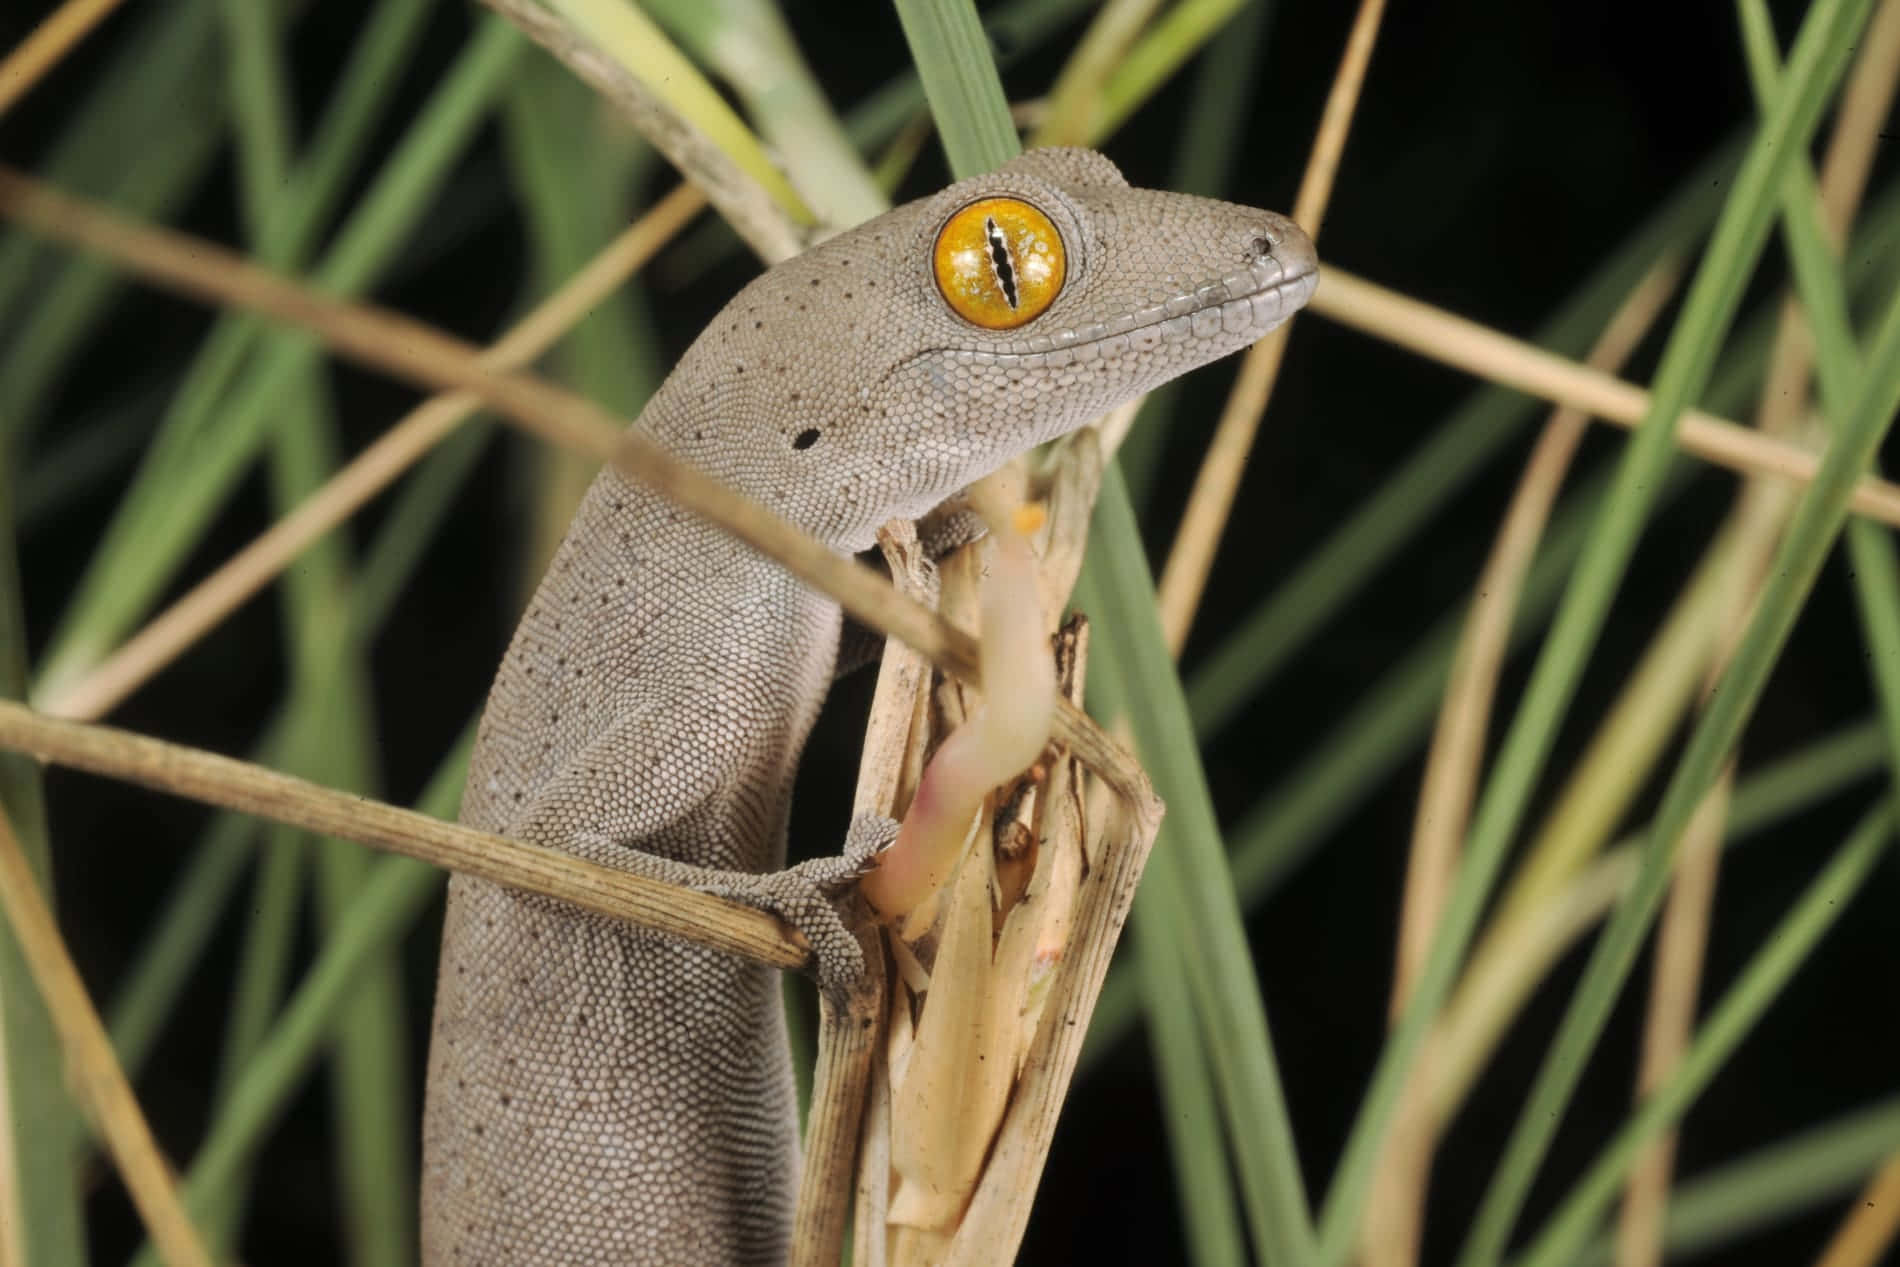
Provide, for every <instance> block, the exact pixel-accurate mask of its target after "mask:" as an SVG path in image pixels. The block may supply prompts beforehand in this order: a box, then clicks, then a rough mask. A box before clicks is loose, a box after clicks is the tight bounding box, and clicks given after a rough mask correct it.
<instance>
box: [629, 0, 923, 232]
mask: <svg viewBox="0 0 1900 1267" xmlns="http://www.w3.org/2000/svg"><path fill="white" fill-rule="evenodd" d="M646 7H647V9H648V10H649V11H650V12H651V13H652V14H653V15H654V17H656V18H657V19H658V20H659V21H660V22H661V23H663V24H664V25H665V26H666V27H667V29H668V30H669V31H670V32H671V34H672V35H673V37H674V38H675V39H677V40H679V41H680V43H681V44H683V45H684V46H685V47H686V49H687V51H688V52H690V53H692V54H693V55H694V56H695V57H697V58H698V59H699V60H700V61H702V62H704V63H705V64H706V65H708V66H711V67H712V68H714V69H715V70H716V71H718V73H719V75H720V77H721V78H723V79H724V80H725V81H726V83H727V84H728V85H729V86H730V87H731V88H732V90H733V92H734V93H735V94H737V95H738V97H739V98H740V100H741V101H743V102H744V103H745V107H746V112H747V114H748V115H750V116H751V118H752V119H753V121H754V122H755V123H756V125H757V127H758V129H759V132H760V134H761V135H762V136H763V137H764V138H765V140H766V141H767V142H768V143H769V144H770V145H771V146H772V147H773V149H774V150H776V152H777V153H778V155H779V156H780V159H781V161H782V162H783V163H784V164H785V167H786V173H787V175H789V176H790V177H791V181H792V185H793V187H794V188H796V189H797V190H798V193H799V196H800V197H801V198H803V199H804V200H805V203H806V204H807V205H808V206H810V207H811V208H812V210H813V211H814V212H816V213H817V215H818V218H819V220H820V221H821V222H822V223H825V224H829V225H833V226H836V227H838V228H844V227H847V226H849V225H853V224H857V223H859V222H860V221H864V220H869V219H870V218H871V217H872V216H874V215H877V214H878V213H879V212H881V211H883V210H884V209H885V207H887V206H888V205H889V200H888V199H887V198H885V196H884V193H883V191H882V190H880V189H879V188H878V187H877V183H876V182H875V181H873V180H872V179H871V172H870V169H869V168H867V167H866V166H865V165H864V160H863V158H861V157H860V156H859V154H858V151H857V147H856V146H854V145H852V143H851V140H850V138H849V137H847V136H846V135H845V131H844V126H843V125H842V124H841V123H839V121H838V116H837V115H836V114H835V113H834V112H833V111H832V108H831V103H830V102H829V101H828V100H827V99H826V97H825V94H824V89H823V88H822V87H820V86H819V83H818V80H817V78H816V77H815V76H813V74H812V72H811V68H810V67H809V66H807V65H806V63H805V59H804V56H803V54H801V53H800V52H799V49H798V43H797V41H796V40H794V39H793V38H792V31H791V27H790V26H788V25H787V24H786V22H785V18H784V16H783V15H782V14H780V12H779V10H778V6H777V5H775V4H773V3H771V0H715V2H713V3H708V2H707V0H648V3H647V6H646Z"/></svg>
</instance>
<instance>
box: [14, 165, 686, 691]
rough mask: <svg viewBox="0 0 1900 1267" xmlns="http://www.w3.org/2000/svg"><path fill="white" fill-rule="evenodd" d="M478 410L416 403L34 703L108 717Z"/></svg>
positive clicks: (626, 268)
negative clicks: (85, 668)
mask: <svg viewBox="0 0 1900 1267" xmlns="http://www.w3.org/2000/svg"><path fill="white" fill-rule="evenodd" d="M705 205H706V197H705V195H704V194H702V193H700V192H699V190H698V188H697V187H696V186H693V185H681V186H679V187H678V188H677V189H675V190H673V192H672V193H670V194H668V195H667V196H666V197H664V198H662V199H661V200H660V201H659V202H658V203H656V204H654V206H653V209H652V210H651V211H649V212H647V214H646V215H645V216H643V217H641V219H640V220H639V221H637V222H636V223H634V224H633V225H631V226H629V227H628V228H627V229H626V230H625V231H624V232H623V233H621V234H620V236H619V237H617V238H615V239H614V240H613V241H612V242H610V243H608V244H607V246H605V247H604V248H602V250H601V251H600V253H599V254H598V255H596V256H595V257H594V258H593V259H592V260H591V261H589V262H588V264H587V266H586V267H584V268H582V269H581V270H580V271H579V272H577V273H575V274H574V276H572V277H570V278H569V279H568V280H567V282H566V283H565V284H564V285H563V286H562V287H561V288H560V289H559V290H557V291H555V292H554V293H553V294H552V295H549V296H548V297H547V298H546V299H545V300H543V301H542V302H541V303H540V305H538V306H537V307H536V308H535V309H534V310H533V311H532V312H530V313H529V314H528V315H527V316H525V317H523V318H522V319H521V320H520V321H519V322H517V323H516V324H515V326H514V327H513V328H512V329H510V330H509V331H508V332H507V333H506V334H504V335H503V336H502V337H501V338H500V339H498V340H497V341H496V342H495V343H494V344H492V345H491V346H490V347H489V348H488V349H487V350H486V351H485V352H483V353H482V362H483V364H485V365H486V366H487V367H488V368H490V369H494V370H508V369H516V368H519V367H521V366H524V365H528V364H530V363H531V362H533V361H534V359H535V358H536V357H539V356H540V355H541V354H542V353H544V352H546V351H547V350H548V348H550V347H552V346H553V345H554V343H555V342H557V341H558V340H559V339H560V337H561V336H562V335H564V334H565V333H567V331H568V330H570V329H571V328H573V326H574V325H575V323H577V322H578V321H580V319H581V318H583V317H585V316H586V315H587V314H588V313H589V312H590V311H592V310H593V308H594V307H595V306H596V305H598V304H599V303H600V302H601V300H602V299H604V298H605V297H606V296H607V295H608V294H611V293H612V292H613V290H614V289H615V288H616V287H618V286H619V285H621V283H623V282H624V281H625V280H626V279H627V277H628V276H630V275H631V274H632V273H634V272H635V271H637V270H638V269H639V268H640V267H641V265H643V264H644V263H645V262H646V261H647V260H649V259H651V258H652V256H653V254H654V252H656V251H658V250H659V249H660V247H662V246H664V245H665V244H666V243H667V242H669V241H671V240H672V238H673V236H674V234H676V233H678V232H679V230H680V229H681V228H683V227H684V226H685V225H686V224H687V222H688V221H690V220H691V219H692V218H693V216H695V215H696V214H698V212H699V211H700V209H701V208H703V207H704V206H705ZM480 406H481V401H480V399H479V398H478V397H476V396H474V395H472V394H470V393H468V392H445V393H443V394H441V395H438V396H433V397H431V398H430V399H428V400H426V401H424V402H423V403H422V404H420V405H418V406H417V407H416V408H415V409H413V410H411V411H410V412H409V413H408V415H407V416H405V417H404V418H403V419H402V420H401V421H399V422H397V423H396V425H395V426H393V427H391V428H390V429H389V430H388V431H386V432H384V433H383V434H382V435H381V436H380V437H378V438H377V439H376V441H375V442H374V443H372V444H371V445H370V446H369V447H368V448H366V449H364V450H363V451H362V452H361V453H359V454H358V455H357V456H356V457H355V458H354V459H352V460H351V461H350V463H349V464H348V465H347V466H345V467H343V468H342V469H341V470H339V471H337V472H336V474H335V475H333V476H331V477H330V479H329V480H328V481H326V482H325V483H324V485H323V487H321V488H319V489H317V490H316V491H315V492H314V493H312V494H310V496H309V497H307V498H305V499H304V500H303V502H302V503H301V504H299V505H298V506H297V508H296V509H295V510H292V511H291V512H290V513H289V514H288V515H285V516H284V517H283V518H282V519H279V520H278V521H277V522H276V523H274V524H272V525H271V526H270V528H269V529H268V530H266V531H265V532H264V533H263V534H262V535H261V536H259V537H258V538H257V539H256V540H255V541H253V542H251V543H250V544H249V545H247V546H245V547H244V549H242V550H240V551H238V552H237V553H236V554H234V555H232V556H231V558H229V559H228V560H226V561H225V562H224V564H223V565H222V566H220V567H219V568H218V569H217V570H216V571H214V572H212V573H211V574H210V575H209V576H207V577H205V578H204V579H203V580H201V581H199V582H198V583H197V584H196V585H194V586H192V587H191V589H190V590H188V591H186V593H184V594H183V595H182V596H180V597H179V598H178V599H177V600H176V601H174V602H173V603H172V604H171V606H169V607H167V608H166V609H165V610H164V611H162V612H160V613H159V614H158V615H157V616H155V617H153V618H152V620H151V621H149V622H148V623H147V624H146V625H145V627H144V628H143V629H140V630H139V631H138V632H137V633H136V634H134V635H133V636H132V637H130V638H128V639H127V640H126V641H125V643H124V644H123V645H121V646H120V647H119V649H118V650H116V651H114V652H112V653H111V654H110V655H108V656H107V657H106V658H105V659H103V660H101V661H100V662H99V663H98V665H96V666H95V667H94V668H93V669H92V670H91V671H89V672H87V673H86V674H85V675H84V676H82V677H78V678H73V679H69V680H68V681H67V682H66V683H63V684H62V683H58V682H49V683H47V684H46V685H45V686H44V688H43V689H42V693H41V697H40V698H39V699H37V700H35V701H34V702H35V704H36V705H37V706H38V707H39V708H40V709H41V711H43V712H46V713H50V714H52V715H53V716H55V717H66V718H70V719H72V720H74V721H97V720H98V719H99V718H101V717H103V716H105V715H106V714H107V713H109V712H111V711H112V710H113V709H114V708H116V707H118V705H119V704H120V703H122V702H123V701H124V700H125V698H126V697H127V696H129V695H130V694H132V692H134V691H136V690H138V689H139V687H141V686H143V685H144V684H145V683H147V682H149V681H150V680H151V679H152V678H153V677H154V676H156V675H157V674H158V673H160V672H161V671H163V670H164V668H165V667H166V666H167V665H169V664H170V663H171V662H172V661H173V660H175V659H177V658H178V657H179V656H180V655H182V654H184V652H185V651H186V650H187V649H189V648H190V647H191V645H192V644H193V643H195V642H197V640H198V639H199V638H201V637H203V636H204V635H205V634H206V633H207V632H208V631H209V630H210V629H212V628H213V627H214V626H216V625H217V624H218V623H219V622H220V621H222V620H223V619H224V618H225V617H226V616H228V615H230V613H231V612H232V611H233V610H235V609H236V608H237V607H238V606H239V605H240V604H242V603H244V602H245V601H246V600H248V599H249V598H251V597H252V596H253V595H255V594H256V593H257V592H258V591H259V590H261V589H263V588H264V587H265V586H266V585H268V584H270V582H271V581H273V580H275V579H276V578H277V577H278V576H279V575H280V574H281V573H282V572H283V570H284V569H285V568H287V567H289V566H290V564H291V563H292V562H294V561H295V560H296V559H297V557H298V556H299V555H301V554H302V553H303V552H304V550H306V549H308V548H309V547H310V546H311V545H312V544H313V543H314V542H316V541H318V540H319V539H321V538H322V537H323V535H324V534H325V533H327V532H329V531H330V530H331V529H332V528H335V527H336V526H337V525H338V524H340V523H342V522H343V521H344V520H345V519H347V518H349V516H351V515H352V514H354V513H355V512H356V511H357V510H359V509H361V508H362V507H363V506H364V505H365V504H367V503H368V502H369V501H370V499H371V498H373V497H375V496H376V495H377V494H378V493H380V492H382V491H383V490H384V489H385V488H387V487H389V485H390V484H392V483H394V482H395V480H396V478H397V477H398V476H400V475H401V474H402V473H403V472H404V471H407V470H408V469H409V468H410V467H412V466H414V465H415V464H416V463H417V462H419V461H421V460H422V459H423V458H424V457H425V456H427V455H428V454H429V453H430V452H431V451H432V450H433V449H434V448H435V446H436V444H438V443H439V442H440V441H442V440H443V439H444V438H446V437H447V436H448V435H449V434H450V433H451V432H452V431H453V430H454V429H455V428H456V427H457V426H459V425H461V423H462V422H463V421H465V420H466V419H467V418H468V417H469V416H470V415H471V414H473V413H474V412H475V411H476V410H477V409H478V408H479V407H480Z"/></svg>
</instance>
